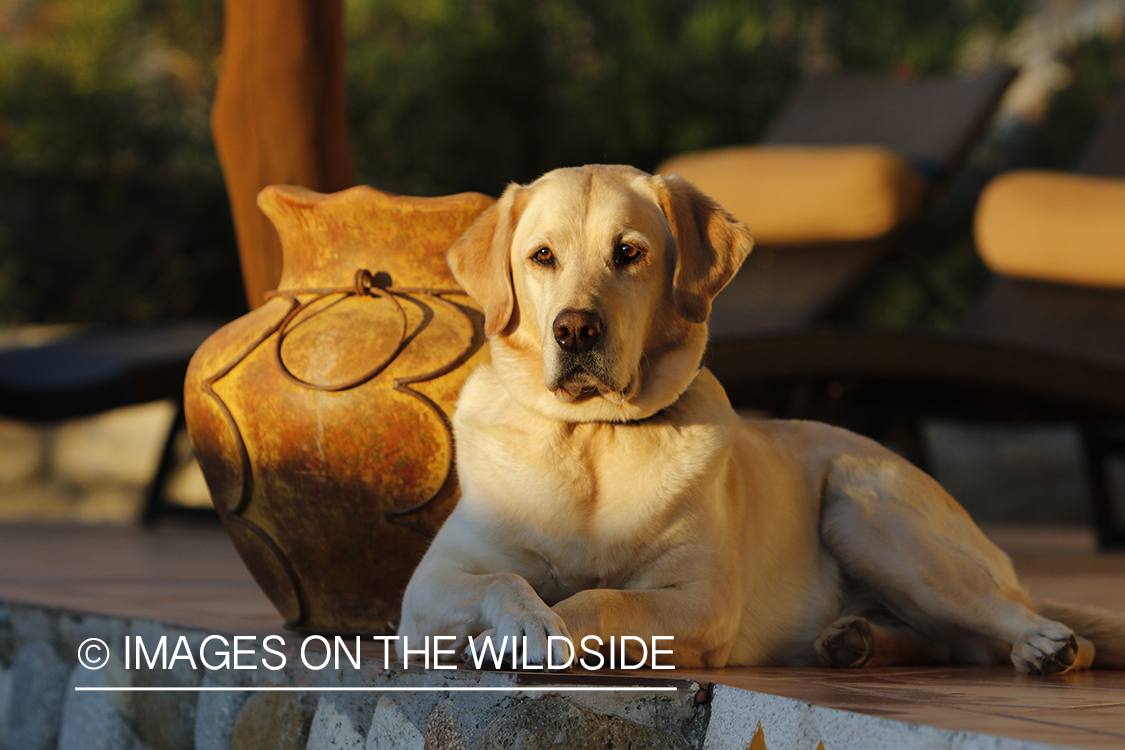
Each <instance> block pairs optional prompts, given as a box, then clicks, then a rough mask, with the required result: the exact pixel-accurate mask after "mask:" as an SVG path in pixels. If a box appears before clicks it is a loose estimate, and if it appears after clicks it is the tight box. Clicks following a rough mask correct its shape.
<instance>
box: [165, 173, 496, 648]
mask: <svg viewBox="0 0 1125 750" xmlns="http://www.w3.org/2000/svg"><path fill="white" fill-rule="evenodd" d="M492 202H493V199H492V198H489V197H488V196H485V195H480V194H477V193H463V194H460V195H453V196H447V197H441V198H410V197H399V196H392V195H389V194H387V193H382V192H380V191H378V190H374V189H373V188H369V187H362V186H361V187H355V188H350V189H348V190H344V191H342V192H339V193H333V194H330V195H325V194H321V193H316V192H313V191H311V190H306V189H303V188H297V187H289V186H272V187H268V188H266V189H265V190H263V191H262V192H261V194H259V196H258V205H259V206H260V207H261V208H262V211H264V212H265V214H266V215H267V216H268V217H269V218H270V220H271V221H272V222H273V224H274V226H275V227H276V228H277V231H278V234H279V235H280V237H281V242H282V252H283V256H284V268H283V271H282V277H281V282H280V285H279V289H278V290H276V291H275V292H273V293H271V294H270V295H269V297H270V298H269V301H268V302H266V304H264V305H263V306H261V307H259V308H257V309H256V310H253V311H252V312H250V313H248V314H247V315H245V316H243V317H242V318H239V319H238V320H236V321H234V322H233V323H230V324H229V325H227V326H225V327H224V328H222V329H221V330H219V331H217V332H216V333H215V334H214V335H213V336H211V338H209V339H208V340H207V341H206V342H205V343H204V344H203V346H201V347H200V349H199V351H197V352H196V354H195V356H194V358H193V359H192V362H191V366H190V367H189V368H188V375H187V382H186V383H185V388H184V399H185V410H186V414H187V423H188V432H189V434H190V436H191V440H192V446H193V448H194V450H195V454H196V456H197V457H198V459H199V464H200V467H201V468H202V469H203V474H204V477H206V479H207V485H208V487H209V488H210V491H211V497H212V500H213V502H214V504H215V507H216V509H217V510H218V511H219V514H220V516H221V518H222V519H223V523H224V525H225V527H226V529H227V531H228V532H229V534H230V536H231V539H232V541H233V542H234V545H235V547H236V548H237V550H238V553H239V555H240V556H241V557H242V560H243V561H244V562H245V563H246V566H247V568H249V570H250V572H251V573H252V574H253V576H254V579H255V580H256V581H257V582H258V584H259V585H260V586H261V587H262V589H263V590H264V591H265V592H266V594H267V596H269V598H270V601H272V602H273V604H274V606H276V607H277V609H278V611H279V612H281V614H282V615H283V616H284V617H285V619H286V627H289V628H291V629H294V630H298V631H303V632H319V633H381V632H386V630H387V626H388V623H390V622H393V621H395V620H396V619H397V617H398V607H399V604H400V601H401V598H402V592H403V589H404V588H405V587H406V583H407V581H408V580H409V577H410V574H411V572H412V571H413V569H414V567H415V566H416V565H417V563H418V561H419V560H420V559H421V557H422V554H423V553H424V552H425V549H426V545H427V543H428V540H429V538H430V537H431V536H432V535H433V534H434V533H435V532H436V531H437V529H438V527H439V526H440V525H441V522H442V521H443V520H445V517H446V516H447V515H448V514H449V513H450V511H451V510H452V509H453V506H454V504H455V503H456V501H457V497H458V494H459V493H458V489H457V482H456V475H455V472H454V470H453V466H454V454H453V442H452V434H451V432H450V427H449V415H450V414H451V413H452V412H453V407H454V404H455V402H456V399H457V395H458V393H459V392H460V390H461V386H462V384H463V383H464V381H465V378H466V377H467V376H468V374H469V372H471V370H472V368H473V367H475V366H476V365H477V364H479V363H481V362H484V361H487V359H488V348H487V347H486V346H484V343H485V338H484V334H483V324H484V318H483V315H482V314H481V312H480V308H479V307H478V306H477V305H476V303H474V302H473V301H472V300H471V299H469V298H468V297H467V296H466V295H465V293H464V292H463V291H462V290H461V289H460V288H459V287H458V286H457V283H456V281H454V279H453V275H452V274H451V273H450V271H449V269H448V267H447V266H446V264H445V250H446V248H448V247H449V245H450V244H451V243H452V242H453V240H455V239H456V238H457V237H458V236H459V235H460V234H461V233H462V232H463V231H464V230H465V229H467V228H468V227H469V225H470V224H471V223H472V221H473V219H475V218H476V217H477V215H478V214H480V213H481V212H482V211H483V210H484V209H485V208H487V207H488V206H489V205H491V204H492Z"/></svg>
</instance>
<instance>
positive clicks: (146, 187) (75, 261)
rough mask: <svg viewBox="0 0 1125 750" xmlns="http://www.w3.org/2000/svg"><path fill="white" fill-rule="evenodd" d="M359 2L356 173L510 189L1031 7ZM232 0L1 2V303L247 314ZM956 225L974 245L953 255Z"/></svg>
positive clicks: (97, 311)
mask: <svg viewBox="0 0 1125 750" xmlns="http://www.w3.org/2000/svg"><path fill="white" fill-rule="evenodd" d="M345 2H346V10H347V35H348V48H347V72H348V106H349V117H350V122H351V129H352V146H353V151H354V155H355V162H356V167H357V174H358V175H359V179H360V181H363V182H368V183H371V184H374V185H376V186H377V187H381V188H384V189H388V190H392V191H396V192H402V193H409V194H421V195H433V194H444V193H452V192H458V191H462V190H479V191H482V192H487V193H491V194H497V193H499V192H500V191H501V190H502V189H503V187H504V185H505V184H506V183H507V182H509V181H513V180H515V181H525V180H530V179H533V178H534V177H536V176H537V175H539V174H541V173H542V172H544V171H546V170H548V169H551V168H553V167H557V166H566V165H574V164H582V163H589V162H623V163H630V164H635V165H637V166H639V167H641V168H645V169H652V168H653V167H655V166H656V165H657V164H658V163H659V162H660V161H662V160H663V159H665V158H667V157H669V156H671V155H673V154H676V153H681V152H684V151H689V150H694V149H700V148H707V147H711V146H716V145H721V144H727V143H743V142H750V141H753V140H754V139H755V138H756V137H757V136H758V134H759V133H760V132H761V131H762V129H763V128H764V127H765V125H766V124H767V123H768V122H769V120H770V118H771V117H772V116H773V115H774V113H775V112H776V111H777V109H778V107H779V106H781V104H782V103H783V102H784V99H785V97H786V96H787V94H788V92H789V90H790V87H791V86H792V84H793V83H794V81H796V80H797V79H798V77H799V76H800V75H801V71H803V70H808V69H813V68H824V67H827V68H834V67H838V68H843V69H849V70H863V71H868V72H872V73H880V74H892V75H899V76H909V75H928V74H936V73H942V72H947V71H951V70H953V69H955V68H957V67H958V66H959V65H962V64H964V63H965V61H966V60H967V59H968V60H970V61H971V60H977V61H979V60H980V59H981V56H982V54H983V56H984V58H987V57H988V55H989V54H993V53H994V52H995V49H996V48H997V47H998V45H999V44H1000V42H1002V40H1003V38H1004V37H1005V35H1006V34H1007V33H1008V32H1009V31H1010V30H1011V29H1012V28H1013V26H1014V24H1015V23H1016V22H1017V21H1018V20H1019V18H1020V17H1021V15H1022V14H1023V13H1024V11H1025V9H1026V7H1027V2H1026V0H911V1H910V2H905V1H904V2H897V3H894V2H891V3H888V2H885V0H613V1H612V2H606V1H605V0H534V1H532V2H527V1H526V0H524V1H521V0H345ZM221 11H222V6H221V0H0V321H9V322H13V321H53V320H75V319H81V320H105V321H114V320H143V319H151V318H161V317H163V318H167V317H175V316H181V315H187V314H217V315H233V314H236V313H237V312H238V310H239V309H241V307H242V305H243V304H244V303H243V300H242V294H241V284H240V278H239V273H238V267H237V256H236V250H235V245H234V238H233V232H232V230H231V226H230V218H229V210H228V207H227V204H226V201H225V195H224V190H223V185H222V179H221V174H220V172H219V169H218V165H217V162H216V159H215V155H214V152H213V148H212V145H211V142H210V135H209V128H208V115H209V112H210V103H211V100H212V97H213V94H214V87H215V80H216V76H217V69H218V53H219V43H220V39H221V32H222V29H221V22H222V18H221V16H222V13H221ZM1111 46H1112V45H1111ZM1107 49H1108V48H1107ZM1114 49H1116V48H1114ZM974 50H976V51H977V52H973V51H974ZM981 50H983V51H984V52H983V53H981V52H980V51H981ZM990 51H991V52H990ZM1083 54H1086V55H1087V57H1088V60H1089V62H1088V63H1087V62H1083V60H1086V59H1087V58H1076V59H1075V61H1074V62H1075V64H1076V66H1077V68H1076V69H1077V70H1079V72H1078V74H1077V75H1076V81H1087V80H1093V79H1092V78H1091V76H1094V77H1096V76H1098V75H1103V74H1102V73H1100V72H1097V71H1109V70H1110V69H1111V68H1112V65H1113V64H1116V63H1111V62H1107V61H1106V60H1109V59H1110V58H1112V59H1119V57H1114V56H1115V55H1118V53H1117V52H1112V51H1110V52H1106V53H1105V55H1103V57H1105V56H1106V55H1108V57H1105V59H1103V57H1099V55H1102V53H1101V52H1097V51H1096V50H1094V51H1091V52H1088V53H1083ZM1083 66H1085V69H1088V70H1087V72H1082V70H1083V69H1084V68H1083ZM1105 75H1107V76H1109V75H1110V73H1106V74H1105ZM1112 75H1117V74H1112ZM1110 77H1111V78H1112V76H1110ZM1107 80H1109V79H1107ZM1113 80H1120V76H1119V75H1118V76H1117V78H1114V79H1113ZM1082 85H1085V84H1082ZM1104 88H1106V87H1105V86H1102V88H1099V89H1098V90H1099V91H1100V90H1103V89H1104ZM1072 94H1073V100H1074V102H1075V103H1074V104H1073V105H1072V106H1068V107H1067V108H1066V109H1065V110H1060V115H1062V120H1061V121H1060V122H1061V123H1062V124H1055V120H1054V119H1052V118H1053V117H1054V115H1049V116H1048V118H1047V120H1048V123H1049V124H1050V126H1051V127H1052V128H1055V129H1056V132H1062V131H1063V130H1066V129H1067V128H1072V129H1073V131H1074V134H1075V135H1074V136H1073V137H1071V136H1067V137H1066V138H1056V137H1055V136H1052V137H1050V138H1046V139H1045V140H1044V141H1043V143H1044V144H1046V145H1044V146H1042V147H1040V146H1036V147H1035V148H1034V149H1031V150H1032V151H1034V152H1035V154H1036V158H1041V159H1043V160H1045V161H1049V162H1065V161H1067V160H1068V159H1069V157H1068V156H1067V155H1066V154H1063V153H1062V152H1061V151H1060V152H1059V153H1058V154H1057V155H1054V156H1052V155H1051V154H1050V153H1048V151H1047V150H1044V149H1049V148H1056V147H1057V144H1058V143H1062V142H1063V141H1067V142H1077V141H1078V140H1079V138H1078V134H1079V131H1083V129H1088V127H1089V124H1091V123H1092V122H1093V121H1094V120H1095V119H1096V117H1097V107H1096V106H1095V107H1094V108H1093V109H1089V107H1087V104H1086V103H1084V102H1088V101H1089V100H1090V97H1091V96H1094V97H1095V99H1096V98H1097V97H1098V96H1101V95H1100V94H1096V95H1095V94H1092V93H1091V90H1085V89H1082V90H1080V89H1075V90H1074V91H1073V92H1071V93H1064V97H1067V96H1071V95H1072ZM1060 101H1062V100H1060ZM1095 103H1096V102H1095ZM1084 107H1085V108H1086V109H1083V108H1084ZM1085 111H1089V115H1088V116H1087V115H1083V117H1086V121H1085V122H1084V123H1078V124H1074V123H1073V122H1071V124H1067V116H1065V115H1066V113H1067V112H1085ZM1071 120H1073V117H1071ZM1068 139H1069V140H1068ZM1052 144H1054V145H1052ZM949 216H950V217H952V218H950V219H949V222H950V223H948V224H946V225H942V226H936V225H931V229H932V231H931V230H930V229H928V230H927V231H926V234H925V236H924V237H922V238H921V240H920V243H919V246H920V247H922V248H923V252H924V254H925V256H926V260H927V262H929V263H931V264H933V265H934V267H935V268H937V269H939V273H941V274H943V275H944V276H945V277H947V278H948V279H949V281H950V283H960V282H959V281H958V280H959V279H961V278H962V277H964V276H965V274H966V273H968V272H967V271H966V270H965V269H968V268H970V267H972V264H971V263H970V262H966V261H965V258H967V257H969V256H971V247H970V246H968V245H966V244H965V237H967V232H968V219H967V215H966V213H965V210H963V207H962V208H958V210H957V211H954V212H951V213H950V214H949ZM950 227H953V229H951V228H950ZM937 244H941V245H942V248H946V249H947V248H949V247H956V248H960V249H958V250H957V251H956V253H957V254H956V255H955V256H950V257H949V258H946V257H945V256H944V255H942V253H944V252H946V250H945V249H942V248H938V247H937ZM966 254H968V255H966ZM943 264H944V265H943ZM941 269H948V273H946V272H945V271H942V270H941ZM896 278H898V277H896ZM881 288H882V289H884V291H879V290H878V289H876V291H874V292H872V293H871V295H870V296H869V298H868V300H867V302H866V303H865V305H866V306H865V307H863V308H862V309H863V310H864V312H863V313H862V314H860V317H861V318H863V319H865V320H876V321H880V322H886V321H891V322H898V321H904V320H906V321H910V320H912V321H919V320H923V321H928V320H930V318H927V317H926V316H927V315H929V313H928V312H926V310H927V309H928V308H927V305H928V303H927V302H926V300H925V298H924V297H922V296H920V295H919V290H918V288H917V287H916V285H915V286H911V283H909V282H902V281H901V279H900V280H899V281H893V283H892V282H887V283H885V284H884V285H883V287H881ZM886 289H891V290H892V291H889V292H887V291H885V290H886Z"/></svg>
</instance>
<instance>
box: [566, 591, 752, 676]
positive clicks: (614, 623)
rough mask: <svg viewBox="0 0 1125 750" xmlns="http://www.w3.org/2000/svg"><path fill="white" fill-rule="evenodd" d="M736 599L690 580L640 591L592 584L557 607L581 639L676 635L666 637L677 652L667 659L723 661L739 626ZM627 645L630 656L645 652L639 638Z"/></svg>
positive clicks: (681, 663)
mask: <svg viewBox="0 0 1125 750" xmlns="http://www.w3.org/2000/svg"><path fill="white" fill-rule="evenodd" d="M732 599H733V597H731V596H730V595H729V593H727V594H723V595H716V593H715V592H714V591H709V592H707V593H704V592H703V591H700V590H699V589H697V588H694V587H692V586H690V585H688V586H685V587H682V588H671V587H670V588H665V589H647V590H636V591H633V590H621V589H586V590H584V591H579V592H578V593H577V594H574V595H573V596H571V597H569V598H567V599H564V600H563V601H561V602H559V603H558V604H556V605H555V606H554V607H552V609H553V610H554V611H555V612H556V613H558V614H559V615H560V616H561V617H562V618H563V620H564V621H565V622H566V626H567V629H568V630H569V631H570V633H571V635H572V636H573V638H574V643H575V644H576V645H580V644H581V643H582V639H583V638H585V637H586V636H591V635H596V636H598V637H599V638H601V639H602V640H603V641H606V640H607V639H608V638H610V637H613V638H617V639H620V638H621V636H623V635H628V636H636V637H639V638H641V639H642V640H643V641H645V642H646V643H648V644H649V645H651V644H652V640H651V639H652V637H653V636H673V637H674V640H671V641H661V642H660V645H661V648H670V649H671V650H672V654H671V655H662V656H661V657H660V661H661V663H663V664H669V663H671V664H675V665H676V666H677V667H699V666H703V667H721V666H724V665H725V664H726V661H727V657H728V656H729V654H730V649H731V646H732V645H733V643H734V636H735V632H736V630H737V627H738V625H737V621H736V619H735V618H736V617H737V615H738V605H737V602H735V601H732ZM724 605H726V606H724ZM625 645H626V648H627V649H628V650H627V655H628V658H629V659H630V661H632V662H635V661H637V660H639V659H640V658H641V656H640V655H638V653H637V646H636V645H635V643H633V642H631V641H630V642H626V644H625Z"/></svg>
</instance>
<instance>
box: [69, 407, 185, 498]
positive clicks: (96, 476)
mask: <svg viewBox="0 0 1125 750" xmlns="http://www.w3.org/2000/svg"><path fill="white" fill-rule="evenodd" d="M175 413H176V409H175V407H174V406H173V405H172V403H171V402H167V401H160V402H156V403H152V404H141V405H139V406H128V407H125V408H123V409H114V410H113V411H108V412H105V413H104V414H99V415H97V416H94V417H87V418H84V419H76V420H73V421H70V422H66V423H65V424H63V425H62V426H61V427H59V428H58V432H57V433H56V435H55V444H54V450H53V452H52V456H51V464H52V466H53V469H54V473H55V475H56V476H57V477H58V478H60V479H63V480H65V481H68V482H73V483H74V484H77V485H80V486H88V485H94V484H100V483H114V484H117V483H120V484H127V485H132V486H134V487H143V486H145V485H147V484H148V483H149V482H150V481H151V480H152V477H153V475H154V474H155V473H156V465H157V463H158V462H159V460H160V452H161V450H162V449H163V447H164V441H165V438H167V436H168V428H169V427H171V425H172V419H173V418H174V417H175Z"/></svg>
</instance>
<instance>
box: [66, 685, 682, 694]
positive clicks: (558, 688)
mask: <svg viewBox="0 0 1125 750" xmlns="http://www.w3.org/2000/svg"><path fill="white" fill-rule="evenodd" d="M679 689H680V688H678V687H675V686H674V685H667V686H665V685H661V686H658V687H657V686H654V687H643V686H639V685H629V686H623V687H608V686H605V685H536V686H524V687H493V686H487V685H478V686H471V687H470V686H451V687H430V686H427V687H227V686H225V685H223V686H212V687H75V688H74V690H75V692H88V693H202V692H240V693H263V692H290V693H309V692H340V691H360V692H373V693H448V692H470V691H479V692H501V691H509V692H513V693H530V692H539V693H549V692H587V691H591V690H593V691H600V692H630V693H637V692H652V691H669V690H679Z"/></svg>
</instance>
